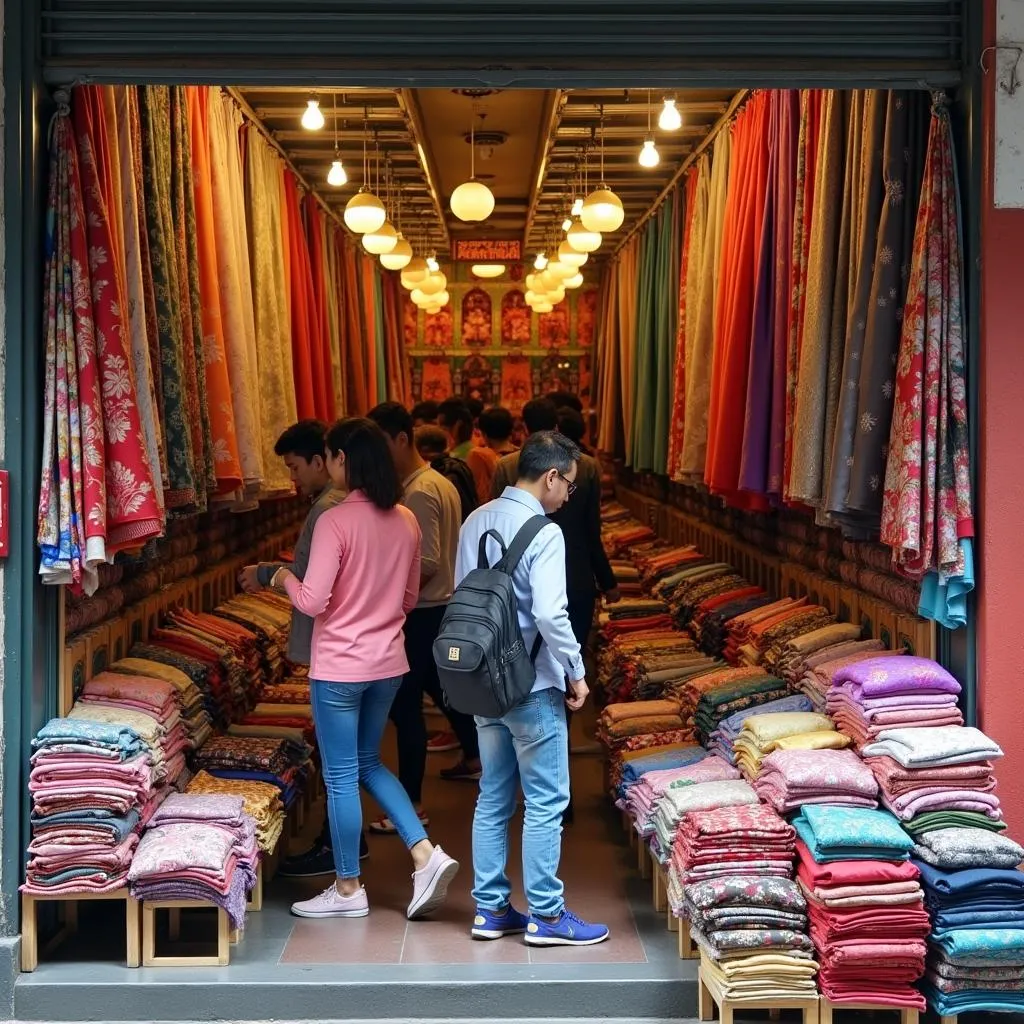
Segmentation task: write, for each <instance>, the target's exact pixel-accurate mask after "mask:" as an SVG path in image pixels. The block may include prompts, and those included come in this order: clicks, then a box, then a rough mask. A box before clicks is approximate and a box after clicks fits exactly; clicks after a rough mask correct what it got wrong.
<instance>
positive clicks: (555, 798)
mask: <svg viewBox="0 0 1024 1024" xmlns="http://www.w3.org/2000/svg"><path fill="white" fill-rule="evenodd" d="M579 458H580V452H579V449H578V448H577V447H576V445H575V444H573V443H572V442H571V441H569V440H568V439H567V438H565V437H562V436H561V435H559V434H557V433H553V432H551V431H541V432H534V433H533V434H531V436H530V437H529V438H528V439H527V441H526V444H525V445H524V446H523V449H522V451H521V452H520V453H519V457H518V479H517V482H516V485H515V486H514V487H507V488H506V489H505V491H504V492H503V493H502V495H501V496H500V497H499V498H496V499H495V500H494V501H491V502H489V503H488V504H486V505H484V506H483V507H482V508H479V509H477V511H476V512H474V513H473V514H472V515H471V516H470V517H469V519H468V520H467V521H466V523H465V524H464V525H463V527H462V532H461V535H460V537H459V554H458V560H457V562H456V567H455V578H456V584H458V583H461V581H462V580H463V579H464V578H465V577H466V576H467V575H468V573H469V572H470V571H471V570H473V569H475V568H477V565H478V553H479V548H480V542H481V538H483V537H484V535H485V534H486V533H488V531H491V530H493V531H495V532H496V533H497V534H498V535H499V536H500V537H502V539H503V540H504V541H505V543H506V545H508V544H510V543H511V542H512V539H513V538H514V537H515V535H516V534H517V533H518V532H519V529H520V528H521V527H522V526H523V525H524V524H526V523H527V522H528V521H529V520H531V519H533V518H534V517H536V516H543V515H547V514H550V513H552V512H554V511H556V510H557V509H558V508H560V507H561V506H562V505H563V504H564V503H565V502H566V501H567V500H568V499H569V496H570V495H571V494H572V492H573V490H574V489H575V482H574V481H575V478H576V473H577V465H578V462H579ZM486 545H487V547H486V551H487V554H488V558H489V559H490V560H491V561H490V564H493V562H494V561H496V560H497V559H498V558H499V557H500V556H501V549H500V548H499V546H498V544H497V543H496V541H495V540H494V538H493V537H488V539H487V541H486ZM512 583H513V586H514V589H515V596H516V602H517V614H518V620H519V628H520V631H521V633H522V639H523V644H524V645H525V648H526V650H527V651H531V652H532V651H533V650H534V646H535V642H536V640H537V637H538V635H539V636H540V638H541V640H542V643H541V644H540V646H539V649H538V650H537V653H536V658H535V660H534V669H535V672H536V680H535V682H534V685H533V690H532V692H531V693H530V694H529V695H528V696H527V697H526V698H525V699H523V700H522V701H521V702H520V703H518V704H516V705H515V706H513V707H512V708H511V709H510V710H509V711H507V712H506V713H505V714H504V715H503V716H502V717H500V718H477V719H476V725H477V732H478V734H479V737H480V761H481V764H482V766H483V774H482V777H481V780H480V796H479V799H478V800H477V806H476V815H475V816H474V819H473V870H474V876H475V879H474V887H473V896H474V899H475V900H476V905H477V912H476V916H475V918H474V921H473V927H472V934H473V936H474V937H476V938H480V939H498V938H502V937H503V936H506V935H514V934H521V933H523V932H525V933H526V942H527V943H528V944H530V945H534V946H574V945H594V944H595V943H598V942H603V941H604V940H605V939H607V938H608V934H609V932H608V928H607V927H606V926H605V925H601V924H588V923H587V922H585V921H583V920H581V919H580V918H578V917H576V916H575V915H574V914H572V913H570V912H569V911H568V910H567V909H566V907H565V901H564V896H563V893H564V887H563V885H562V882H561V880H560V879H559V877H558V862H559V858H560V855H561V836H562V815H563V813H564V812H565V808H566V806H567V805H568V803H569V752H568V743H567V736H566V718H565V706H566V704H568V706H569V707H570V708H571V709H573V710H579V709H580V708H581V707H583V704H584V702H585V701H586V699H587V695H588V692H589V691H588V688H587V683H586V679H585V678H584V671H583V660H582V658H581V656H580V645H579V644H578V643H577V642H576V639H575V638H574V637H573V634H572V628H571V626H570V624H569V616H568V614H567V612H566V592H565V542H564V540H563V538H562V531H561V530H560V529H558V528H557V527H556V526H555V524H554V523H552V524H550V525H549V526H544V527H543V528H542V529H541V530H540V531H539V532H538V533H537V534H536V536H535V537H534V538H533V540H532V541H531V542H530V544H529V546H528V547H527V548H526V550H525V552H524V554H523V556H522V558H521V560H520V561H519V563H518V565H517V566H516V567H515V569H514V571H513V572H512ZM567 679H568V680H569V683H568V694H566V692H565V691H566V680H567ZM520 783H521V785H522V790H523V796H524V798H525V801H526V815H525V820H524V823H523V877H524V881H525V886H526V897H527V901H528V904H529V908H528V909H529V917H527V916H526V915H524V914H522V913H520V912H519V911H518V910H516V909H515V908H514V907H513V906H512V902H511V897H512V891H511V886H510V884H509V880H508V874H507V871H506V858H507V851H508V835H507V833H508V823H509V821H510V820H511V818H512V815H513V813H514V811H515V807H516V797H517V793H518V787H519V784H520Z"/></svg>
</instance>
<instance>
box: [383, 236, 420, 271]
mask: <svg viewBox="0 0 1024 1024" xmlns="http://www.w3.org/2000/svg"><path fill="white" fill-rule="evenodd" d="M411 259H412V246H411V245H410V244H409V241H408V239H406V238H405V237H403V235H402V232H401V231H399V232H398V240H397V241H396V242H395V247H394V249H392V250H391V252H385V253H382V254H381V257H380V265H381V266H382V267H383V268H384V269H385V270H402V269H403V268H405V267H408V266H409V261H410V260H411Z"/></svg>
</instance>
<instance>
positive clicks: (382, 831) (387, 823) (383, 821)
mask: <svg viewBox="0 0 1024 1024" xmlns="http://www.w3.org/2000/svg"><path fill="white" fill-rule="evenodd" d="M416 817H417V818H419V819H420V824H421V825H422V826H423V827H424V828H430V819H429V818H428V817H427V815H426V812H425V811H420V812H419V813H418V814H417V815H416ZM370 831H371V832H373V833H374V835H378V836H393V835H397V834H398V829H397V828H395V823H394V822H393V821H392V820H391V819H390V818H389V817H388V816H387V815H386V814H382V815H381V816H380V817H379V818H377V819H376V820H375V821H371V822H370Z"/></svg>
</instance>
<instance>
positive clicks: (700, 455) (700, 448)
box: [680, 131, 732, 483]
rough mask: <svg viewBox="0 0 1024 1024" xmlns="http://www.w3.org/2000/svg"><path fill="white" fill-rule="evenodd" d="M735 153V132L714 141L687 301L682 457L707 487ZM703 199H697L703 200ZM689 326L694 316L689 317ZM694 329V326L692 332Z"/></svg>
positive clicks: (685, 468) (693, 478) (686, 469)
mask: <svg viewBox="0 0 1024 1024" xmlns="http://www.w3.org/2000/svg"><path fill="white" fill-rule="evenodd" d="M731 153H732V132H727V131H723V132H721V133H720V134H719V136H718V138H717V139H715V143H714V148H713V150H712V156H711V173H710V177H709V183H708V201H707V220H706V224H705V232H704V239H703V242H702V244H701V262H700V273H699V278H698V286H697V290H696V295H695V296H694V297H695V299H696V301H695V302H694V303H693V304H690V303H689V302H687V307H688V308H689V309H692V310H694V312H695V316H694V320H693V328H694V336H693V343H692V346H691V344H690V339H689V337H687V347H688V348H689V349H690V355H689V358H688V360H687V366H688V367H689V370H688V372H687V374H686V424H685V428H684V431H683V458H682V466H681V469H680V476H681V478H682V479H683V480H685V481H689V482H692V483H702V482H703V480H704V470H705V465H706V463H707V446H708V406H709V403H710V400H711V373H712V365H713V359H714V342H715V305H716V299H717V294H718V284H719V267H720V265H721V262H722V235H723V231H724V228H725V208H726V200H727V199H728V185H729V161H730V155H731ZM699 201H700V200H699V199H698V202H699ZM694 269H695V270H696V267H695V268H694ZM687 323H688V324H689V314H688V315H687ZM687 330H689V328H687Z"/></svg>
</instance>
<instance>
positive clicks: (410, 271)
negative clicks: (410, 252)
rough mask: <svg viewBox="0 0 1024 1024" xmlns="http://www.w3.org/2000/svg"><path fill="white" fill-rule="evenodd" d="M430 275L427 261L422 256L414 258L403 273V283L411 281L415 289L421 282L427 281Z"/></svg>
mask: <svg viewBox="0 0 1024 1024" xmlns="http://www.w3.org/2000/svg"><path fill="white" fill-rule="evenodd" d="M429 274H430V267H428V266H427V261H426V260H425V259H424V258H423V257H422V256H413V258H412V259H411V260H409V262H408V263H407V264H406V266H405V270H403V271H402V283H403V284H404V283H405V281H409V282H410V283H411V284H412V285H413V287H415V286H416V285H418V284H419V283H420V282H421V281H425V280H426V279H427V276H428V275H429Z"/></svg>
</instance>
